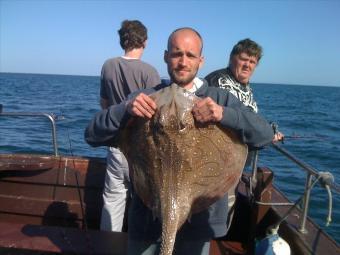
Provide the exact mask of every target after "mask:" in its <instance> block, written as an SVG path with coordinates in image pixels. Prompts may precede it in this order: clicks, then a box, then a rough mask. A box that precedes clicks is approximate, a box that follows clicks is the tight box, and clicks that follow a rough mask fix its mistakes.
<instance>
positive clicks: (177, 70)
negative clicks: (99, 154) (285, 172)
mask: <svg viewBox="0 0 340 255" xmlns="http://www.w3.org/2000/svg"><path fill="white" fill-rule="evenodd" d="M202 49H203V40H202V37H201V36H200V34H199V33H198V32H197V31H195V30H194V29H192V28H179V29H177V30H175V31H174V32H172V33H171V34H170V36H169V39H168V46H167V50H165V52H164V61H165V63H166V64H167V68H168V73H169V76H170V79H171V82H170V84H171V83H176V84H178V85H179V86H181V87H182V88H184V89H186V90H188V91H190V92H192V93H195V95H196V96H198V97H200V98H202V99H201V100H198V101H197V102H196V104H195V105H194V107H193V110H192V114H193V116H194V118H195V120H196V121H197V122H201V123H207V122H209V123H212V122H213V123H218V124H219V125H221V126H222V127H225V128H230V129H233V130H235V132H236V133H237V134H238V136H239V138H240V139H241V141H242V142H243V143H246V144H248V145H250V146H252V147H257V148H260V147H263V146H264V145H266V144H268V143H270V142H271V139H272V137H273V135H274V134H273V130H272V128H271V126H270V125H269V124H268V123H267V121H266V120H264V119H263V118H262V117H261V116H259V115H258V114H256V113H254V112H253V111H252V110H250V109H249V108H247V107H245V106H244V105H243V104H242V103H241V102H240V101H239V100H238V99H237V98H236V97H234V96H233V95H232V94H230V93H229V92H227V91H226V90H223V89H220V88H216V87H209V86H208V84H207V83H206V81H205V80H202V79H200V78H198V77H196V75H197V72H198V70H199V68H201V67H202V65H203V63H204V58H203V55H202ZM165 86H167V85H160V86H157V87H155V88H153V89H148V90H143V91H141V92H140V93H139V94H138V95H137V96H135V97H134V98H132V99H130V100H128V101H126V102H123V103H122V104H120V105H118V106H111V107H110V108H108V109H107V110H103V111H101V112H99V113H97V114H96V116H95V117H94V118H93V120H92V121H91V122H90V123H89V125H88V127H87V129H86V132H85V139H86V141H87V142H88V143H89V144H90V145H92V146H107V145H110V144H112V141H113V140H114V138H115V137H116V136H118V135H119V132H120V130H121V128H119V127H124V125H126V123H127V121H128V120H129V117H132V116H139V117H141V118H146V119H150V118H152V116H153V115H154V114H155V111H156V108H157V105H156V103H155V102H154V101H153V100H152V99H151V98H150V97H149V96H148V94H151V93H153V92H155V91H157V90H159V89H161V88H164V87H165ZM227 214H228V203H227V195H225V196H224V197H222V198H220V199H219V200H218V201H216V202H215V203H214V204H212V205H211V206H210V207H209V208H208V209H206V210H204V211H202V212H200V213H196V214H193V215H192V216H191V219H190V222H189V221H187V222H185V223H184V225H183V226H182V228H181V229H180V230H179V231H178V233H177V237H176V241H175V249H174V251H175V254H177V255H179V254H181V255H182V254H183V255H184V254H185V255H187V254H191V255H196V254H197V255H199V254H206V255H207V254H209V248H210V240H211V239H213V238H217V237H222V236H224V235H226V233H227V226H226V221H227ZM128 226H129V228H128V236H129V242H128V244H129V247H128V254H129V255H132V254H133V255H135V254H159V248H160V247H159V246H160V241H161V229H162V227H161V222H160V221H159V220H158V219H154V217H153V214H152V211H151V210H149V209H148V208H147V207H146V206H145V205H144V204H143V202H142V201H141V199H140V198H139V197H138V195H136V194H134V196H133V199H132V202H131V206H130V208H129V223H128Z"/></svg>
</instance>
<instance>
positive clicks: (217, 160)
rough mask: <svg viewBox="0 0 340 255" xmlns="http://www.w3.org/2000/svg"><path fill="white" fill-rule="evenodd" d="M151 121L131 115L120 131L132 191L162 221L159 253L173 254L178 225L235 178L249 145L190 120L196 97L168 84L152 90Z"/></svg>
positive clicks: (237, 176) (221, 193)
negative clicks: (128, 122) (153, 108)
mask: <svg viewBox="0 0 340 255" xmlns="http://www.w3.org/2000/svg"><path fill="white" fill-rule="evenodd" d="M150 96H151V97H152V98H153V99H154V100H155V102H156V104H157V111H156V113H155V115H154V116H153V118H152V119H151V120H144V119H140V118H135V119H134V120H133V121H132V122H130V124H129V125H128V127H127V128H125V130H124V131H123V132H122V136H121V139H120V147H121V149H122V151H123V152H124V154H125V155H126V157H127V159H128V162H129V167H130V174H131V179H132V182H133V185H134V190H135V192H136V193H137V194H138V196H139V197H140V198H141V199H142V201H143V203H144V204H145V205H146V206H147V207H148V208H150V209H151V210H152V212H153V214H154V216H155V217H158V218H159V219H160V220H161V221H162V244H161V254H162V255H170V254H172V251H173V247H174V243H175V239H176V233H177V230H179V229H180V227H181V226H182V225H183V224H184V222H185V221H186V220H187V219H188V216H189V215H190V214H193V213H197V212H200V211H202V210H204V209H206V208H208V207H209V206H210V205H211V204H212V203H214V202H215V201H217V200H218V199H219V198H221V197H222V196H224V195H225V193H226V192H227V191H228V190H229V189H230V188H232V187H234V186H235V184H236V183H237V182H238V180H239V178H240V176H241V173H242V169H243V167H244V163H245V160H246V157H247V146H246V145H244V144H241V143H240V142H239V140H238V138H237V137H236V135H235V134H234V133H233V132H232V131H231V130H227V129H222V128H220V127H219V126H218V125H212V124H210V125H208V124H206V125H202V124H198V123H196V122H195V121H194V119H193V116H192V114H191V110H192V107H193V104H194V100H195V99H197V97H196V96H195V95H194V94H192V93H190V92H188V91H186V90H184V89H182V88H181V87H179V86H178V85H176V84H172V85H171V86H169V87H166V88H164V89H162V90H159V91H157V92H156V93H154V94H152V95H150Z"/></svg>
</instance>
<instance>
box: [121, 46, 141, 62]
mask: <svg viewBox="0 0 340 255" xmlns="http://www.w3.org/2000/svg"><path fill="white" fill-rule="evenodd" d="M143 52H144V48H143V47H142V48H137V49H132V50H129V51H125V54H124V57H127V58H135V59H141V58H142V55H143Z"/></svg>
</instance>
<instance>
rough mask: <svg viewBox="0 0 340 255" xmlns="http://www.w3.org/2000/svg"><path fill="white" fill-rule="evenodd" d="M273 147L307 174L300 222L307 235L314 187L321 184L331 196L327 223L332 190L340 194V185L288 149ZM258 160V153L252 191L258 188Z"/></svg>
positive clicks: (299, 228) (254, 161) (301, 228)
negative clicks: (307, 221)
mask: <svg viewBox="0 0 340 255" xmlns="http://www.w3.org/2000/svg"><path fill="white" fill-rule="evenodd" d="M271 146H272V147H273V148H274V149H275V150H276V151H278V152H279V153H281V154H282V155H284V156H285V157H287V158H288V159H289V160H290V161H292V162H293V163H295V164H296V165H298V166H299V167H301V168H302V169H303V170H304V171H305V172H306V182H305V188H304V192H303V195H302V198H303V199H302V201H303V204H302V217H301V221H300V226H299V227H298V231H299V232H301V233H307V230H306V220H307V215H308V209H309V202H310V193H311V189H312V187H313V186H314V184H315V183H316V182H319V183H321V185H322V186H323V187H324V188H326V189H327V191H328V195H329V215H328V218H327V221H330V218H331V217H330V215H331V211H332V196H331V190H333V191H334V192H336V193H338V194H339V193H340V187H339V185H338V184H336V183H335V181H334V177H333V175H332V174H331V173H330V172H322V171H318V170H317V169H315V168H313V167H312V166H310V165H309V164H307V163H305V162H303V161H302V160H300V159H298V158H297V157H296V156H294V155H293V154H292V153H291V152H289V151H288V150H287V149H285V148H283V147H282V146H279V145H278V144H276V143H271ZM257 159H258V151H257V152H256V153H255V156H254V158H253V161H252V175H251V182H250V183H251V185H252V187H251V189H250V190H252V188H254V187H255V186H256V182H257V181H256V176H257ZM313 178H315V181H314V183H313ZM298 201H300V199H299V200H298ZM298 201H297V202H296V203H295V204H294V203H289V204H281V205H293V206H295V205H297V203H298ZM270 205H275V203H270Z"/></svg>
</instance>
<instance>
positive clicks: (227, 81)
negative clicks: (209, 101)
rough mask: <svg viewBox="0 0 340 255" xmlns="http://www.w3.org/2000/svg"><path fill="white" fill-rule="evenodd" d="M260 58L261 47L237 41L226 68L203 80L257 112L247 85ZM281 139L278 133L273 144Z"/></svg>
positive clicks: (246, 41)
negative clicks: (226, 91) (229, 93)
mask: <svg viewBox="0 0 340 255" xmlns="http://www.w3.org/2000/svg"><path fill="white" fill-rule="evenodd" d="M261 57H262V47H261V46H260V45H258V44H257V43H256V42H254V41H252V40H250V39H248V38H247V39H244V40H241V41H239V42H238V43H237V44H236V45H235V46H234V47H233V49H232V51H231V53H230V57H229V65H228V67H227V68H223V69H219V70H216V71H214V72H212V73H210V74H208V75H207V76H206V77H205V79H206V80H207V81H208V84H209V86H214V87H220V88H223V89H226V90H228V91H229V92H231V93H232V94H233V95H234V96H236V97H237V98H238V99H239V100H240V101H241V102H242V103H243V104H244V105H245V106H248V107H249V108H251V109H252V110H253V111H254V112H258V108H257V104H256V101H255V99H254V96H253V92H252V89H251V88H250V85H249V80H250V77H251V76H252V75H253V73H254V71H255V68H256V66H257V65H258V63H259V62H260V59H261ZM282 139H283V134H282V133H280V132H278V133H276V134H275V135H274V137H273V142H276V141H280V140H282Z"/></svg>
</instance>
